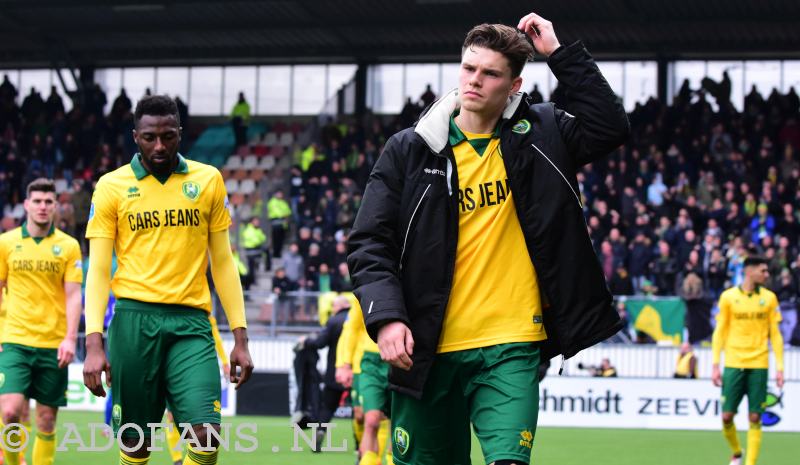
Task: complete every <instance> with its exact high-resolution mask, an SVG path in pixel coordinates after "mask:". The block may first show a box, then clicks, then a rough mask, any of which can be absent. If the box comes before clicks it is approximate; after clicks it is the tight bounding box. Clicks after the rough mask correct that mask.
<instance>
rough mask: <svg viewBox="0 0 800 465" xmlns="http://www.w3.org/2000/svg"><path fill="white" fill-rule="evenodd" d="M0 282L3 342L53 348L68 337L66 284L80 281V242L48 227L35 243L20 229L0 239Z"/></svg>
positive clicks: (25, 229)
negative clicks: (1, 285)
mask: <svg viewBox="0 0 800 465" xmlns="http://www.w3.org/2000/svg"><path fill="white" fill-rule="evenodd" d="M0 280H2V281H5V283H6V287H7V288H8V292H7V294H5V295H4V298H3V307H5V309H6V318H5V323H4V326H3V328H2V330H3V331H2V342H8V343H14V344H22V345H26V346H29V347H37V348H43V349H56V348H58V346H59V344H61V341H62V340H64V336H66V334H67V297H66V293H65V291H64V283H65V282H74V283H78V284H80V283H81V282H83V268H82V264H81V249H80V246H79V245H78V241H76V240H75V239H74V238H72V237H70V236H69V235H67V234H66V233H65V232H63V231H61V230H58V229H55V228H51V229H50V231H49V232H48V234H47V236H45V237H44V238H41V239H39V238H33V237H31V236H30V235H29V234H28V230H27V228H26V227H25V224H23V225H22V226H21V227H19V228H15V229H12V230H11V231H8V232H6V233H4V234H2V235H0Z"/></svg>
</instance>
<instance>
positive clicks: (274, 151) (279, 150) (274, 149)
mask: <svg viewBox="0 0 800 465" xmlns="http://www.w3.org/2000/svg"><path fill="white" fill-rule="evenodd" d="M284 153H286V149H284V148H283V146H282V145H276V146H274V147H272V154H273V155H275V156H276V157H281V156H283V154H284Z"/></svg>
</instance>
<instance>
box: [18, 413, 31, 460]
mask: <svg viewBox="0 0 800 465" xmlns="http://www.w3.org/2000/svg"><path fill="white" fill-rule="evenodd" d="M22 426H24V427H25V432H24V433H23V434H24V438H25V442H23V443H22V450H21V451H19V457H20V461H24V460H25V454H27V453H28V444H30V441H28V439H29V438H30V437H31V421H30V420H28V421H23V422H22Z"/></svg>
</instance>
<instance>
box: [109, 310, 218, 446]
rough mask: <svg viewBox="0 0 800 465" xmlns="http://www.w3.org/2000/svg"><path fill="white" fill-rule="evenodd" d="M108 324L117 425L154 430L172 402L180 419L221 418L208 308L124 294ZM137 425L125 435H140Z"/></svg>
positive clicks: (194, 422) (116, 428) (208, 420)
mask: <svg viewBox="0 0 800 465" xmlns="http://www.w3.org/2000/svg"><path fill="white" fill-rule="evenodd" d="M114 312H115V314H114V318H113V319H112V320H111V326H110V327H109V328H108V345H109V358H110V360H109V361H110V363H111V391H112V392H113V393H114V407H113V409H112V421H111V423H112V427H113V429H114V432H115V433H116V432H118V431H119V429H120V427H121V426H122V425H126V424H127V425H130V424H135V425H138V426H139V427H141V428H142V430H143V432H144V434H145V436H149V435H150V432H151V430H150V428H149V427H147V423H159V422H161V418H162V417H163V415H164V408H165V407H166V405H167V403H169V407H170V411H171V412H172V416H173V418H174V419H175V423H176V424H178V425H179V424H181V423H189V424H192V425H197V424H202V423H212V424H219V423H220V410H221V403H220V400H221V399H220V397H221V387H220V373H219V365H218V362H217V354H216V352H215V350H214V338H213V336H212V335H211V324H210V322H209V321H208V314H207V313H206V312H205V311H203V310H198V309H195V308H189V307H183V306H180V305H161V304H150V303H144V302H138V301H135V300H129V299H119V300H118V301H117V303H116V305H115V307H114ZM137 435H138V432H137V431H136V429H133V428H132V427H127V428H125V429H124V430H123V431H122V436H123V437H137Z"/></svg>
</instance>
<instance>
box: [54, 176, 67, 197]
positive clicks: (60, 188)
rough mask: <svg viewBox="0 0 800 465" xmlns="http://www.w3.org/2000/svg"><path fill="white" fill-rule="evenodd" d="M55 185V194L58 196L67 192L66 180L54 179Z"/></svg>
mask: <svg viewBox="0 0 800 465" xmlns="http://www.w3.org/2000/svg"><path fill="white" fill-rule="evenodd" d="M55 184H56V193H58V194H60V193H62V192H66V191H67V190H69V184H67V180H66V179H64V178H61V179H56V180H55Z"/></svg>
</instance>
